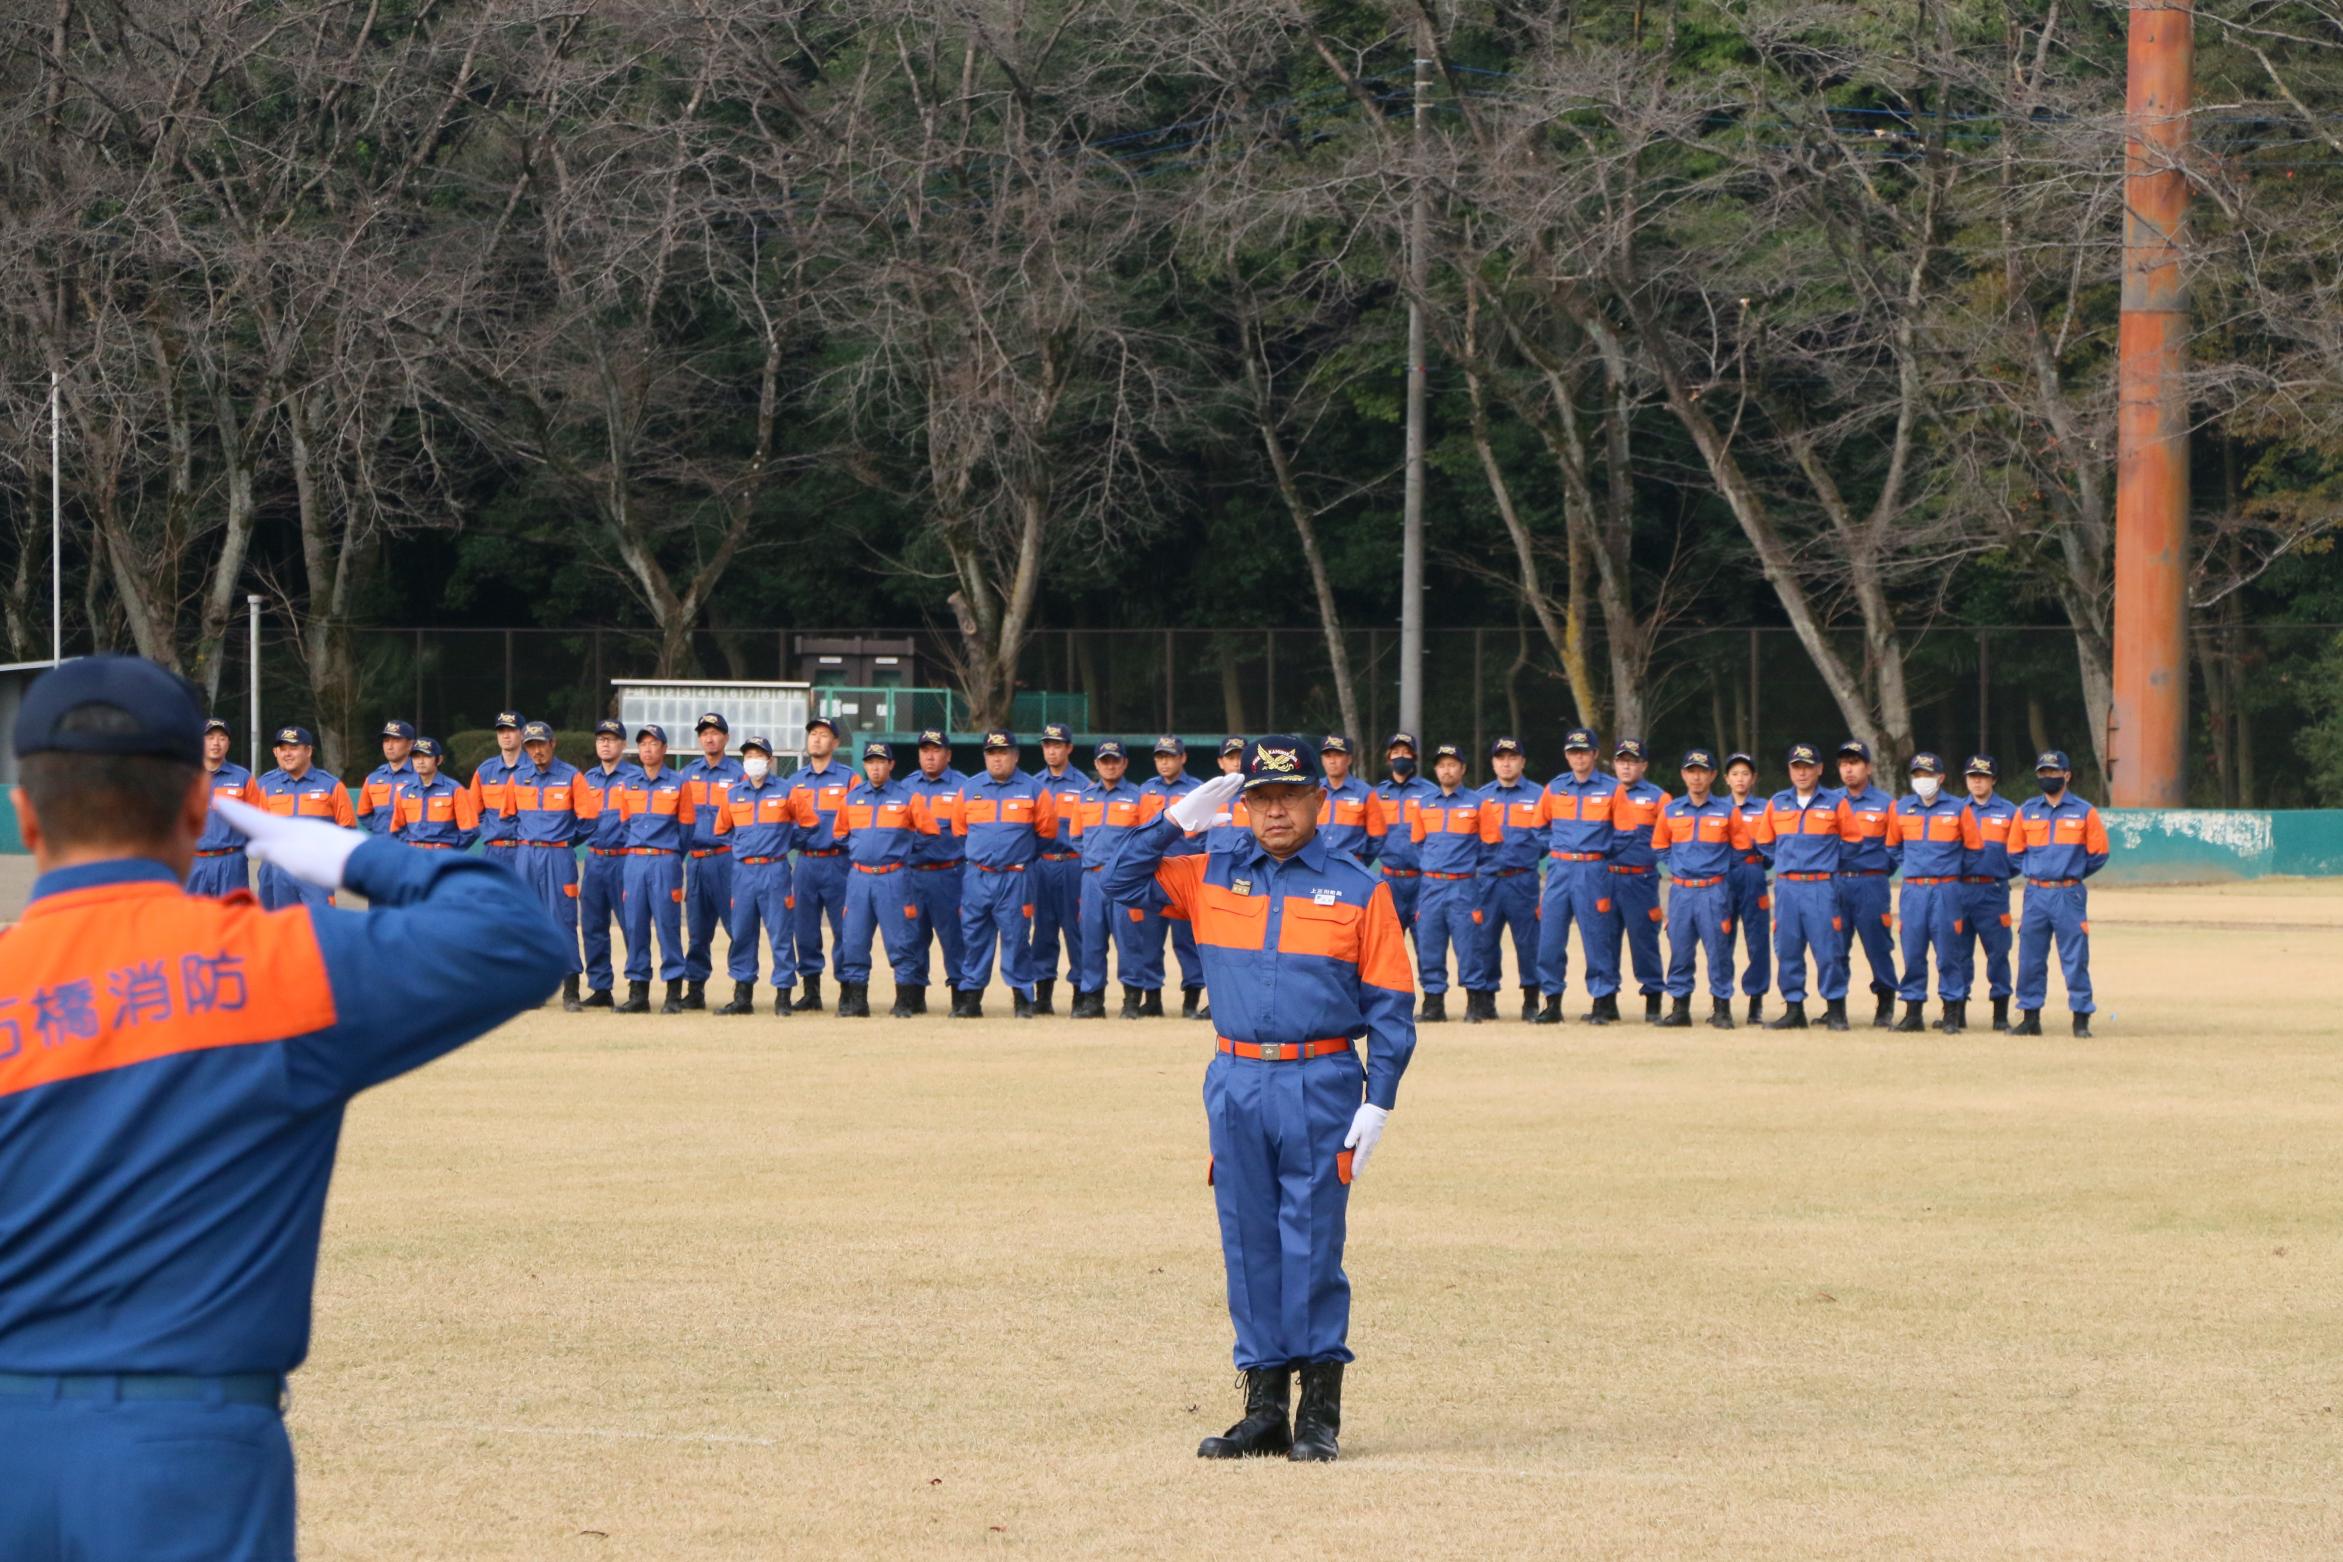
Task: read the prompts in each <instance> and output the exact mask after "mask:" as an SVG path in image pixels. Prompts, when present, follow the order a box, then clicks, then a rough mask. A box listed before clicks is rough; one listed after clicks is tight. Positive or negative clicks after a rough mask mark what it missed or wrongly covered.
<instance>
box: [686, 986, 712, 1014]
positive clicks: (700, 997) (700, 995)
mask: <svg viewBox="0 0 2343 1562" xmlns="http://www.w3.org/2000/svg"><path fill="white" fill-rule="evenodd" d="M683 1006H684V1007H685V1008H687V1009H705V1008H706V1007H707V1006H708V984H707V983H706V982H686V983H684V984H683Z"/></svg>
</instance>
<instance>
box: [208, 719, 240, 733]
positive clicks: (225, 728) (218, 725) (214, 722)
mask: <svg viewBox="0 0 2343 1562" xmlns="http://www.w3.org/2000/svg"><path fill="white" fill-rule="evenodd" d="M203 730H204V732H205V733H206V734H207V735H208V734H210V733H214V732H226V733H233V732H235V730H236V729H235V728H234V727H231V726H229V725H228V723H227V721H226V720H225V719H223V718H221V717H218V716H206V717H205V718H204V719H203Z"/></svg>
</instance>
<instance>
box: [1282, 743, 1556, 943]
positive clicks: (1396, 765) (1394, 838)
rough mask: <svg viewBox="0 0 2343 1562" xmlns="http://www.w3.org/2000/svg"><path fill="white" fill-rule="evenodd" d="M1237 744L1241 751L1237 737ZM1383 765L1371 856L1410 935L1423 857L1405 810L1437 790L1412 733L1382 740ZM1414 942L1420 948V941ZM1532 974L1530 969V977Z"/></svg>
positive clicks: (1420, 885) (1420, 887) (1421, 882)
mask: <svg viewBox="0 0 2343 1562" xmlns="http://www.w3.org/2000/svg"><path fill="white" fill-rule="evenodd" d="M1238 746H1239V748H1240V750H1241V749H1242V747H1243V741H1242V740H1241V739H1240V740H1239V744H1238ZM1383 766H1384V769H1385V771H1386V772H1387V774H1386V775H1385V776H1384V778H1383V779H1382V780H1380V781H1378V782H1376V783H1375V803H1376V806H1377V807H1378V808H1380V809H1381V810H1382V812H1383V853H1382V855H1381V856H1379V857H1377V858H1376V859H1375V870H1376V871H1377V872H1378V873H1380V874H1382V875H1383V882H1384V883H1385V884H1388V885H1389V886H1391V904H1392V907H1393V909H1394V910H1396V911H1397V912H1398V913H1399V925H1400V926H1401V927H1403V928H1405V929H1406V930H1407V932H1408V936H1409V937H1411V938H1413V937H1415V934H1416V895H1417V892H1418V891H1419V890H1421V889H1422V887H1423V878H1422V871H1423V860H1422V858H1421V857H1420V856H1418V854H1417V850H1416V843H1415V841H1414V839H1413V838H1412V837H1411V836H1410V835H1409V833H1408V832H1409V830H1410V828H1411V827H1412V824H1411V821H1410V819H1409V816H1408V809H1409V807H1410V806H1411V805H1413V804H1415V803H1419V802H1421V801H1422V800H1423V799H1425V798H1427V797H1431V796H1434V795H1436V794H1437V793H1438V792H1439V790H1440V789H1439V788H1438V787H1437V786H1434V785H1433V784H1432V782H1431V781H1430V780H1429V779H1427V778H1426V777H1425V776H1424V775H1423V774H1422V773H1421V772H1420V771H1419V770H1418V769H1417V766H1416V735H1415V734H1414V733H1412V732H1394V733H1393V734H1391V736H1390V737H1389V738H1388V739H1387V740H1385V742H1384V744H1383ZM1418 943H1419V948H1420V947H1421V941H1420V940H1419V941H1418ZM1535 975H1536V973H1535V972H1534V971H1533V972H1532V973H1531V979H1532V980H1534V979H1535Z"/></svg>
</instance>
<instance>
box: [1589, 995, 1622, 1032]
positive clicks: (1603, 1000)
mask: <svg viewBox="0 0 2343 1562" xmlns="http://www.w3.org/2000/svg"><path fill="white" fill-rule="evenodd" d="M1585 1018H1586V1022H1587V1023H1588V1024H1589V1025H1616V1024H1618V1023H1619V995H1618V994H1617V993H1605V994H1604V995H1603V996H1602V997H1600V998H1597V999H1596V1000H1595V1002H1594V1007H1593V1008H1591V1009H1589V1010H1587V1011H1586V1016H1585Z"/></svg>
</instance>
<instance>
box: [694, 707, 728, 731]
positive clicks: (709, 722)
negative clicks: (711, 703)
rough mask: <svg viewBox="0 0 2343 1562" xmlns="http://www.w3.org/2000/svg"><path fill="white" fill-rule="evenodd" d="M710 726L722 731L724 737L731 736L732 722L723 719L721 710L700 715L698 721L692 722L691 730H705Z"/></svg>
mask: <svg viewBox="0 0 2343 1562" xmlns="http://www.w3.org/2000/svg"><path fill="white" fill-rule="evenodd" d="M710 727H714V728H715V729H716V730H717V731H718V732H721V733H723V734H724V735H725V736H726V737H730V736H732V723H731V722H729V721H726V720H725V719H724V715H723V713H722V712H721V711H710V712H708V714H706V715H705V716H702V717H701V718H700V719H699V720H698V721H696V722H694V723H693V724H692V731H694V732H705V731H707V730H708V729H709V728H710Z"/></svg>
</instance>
